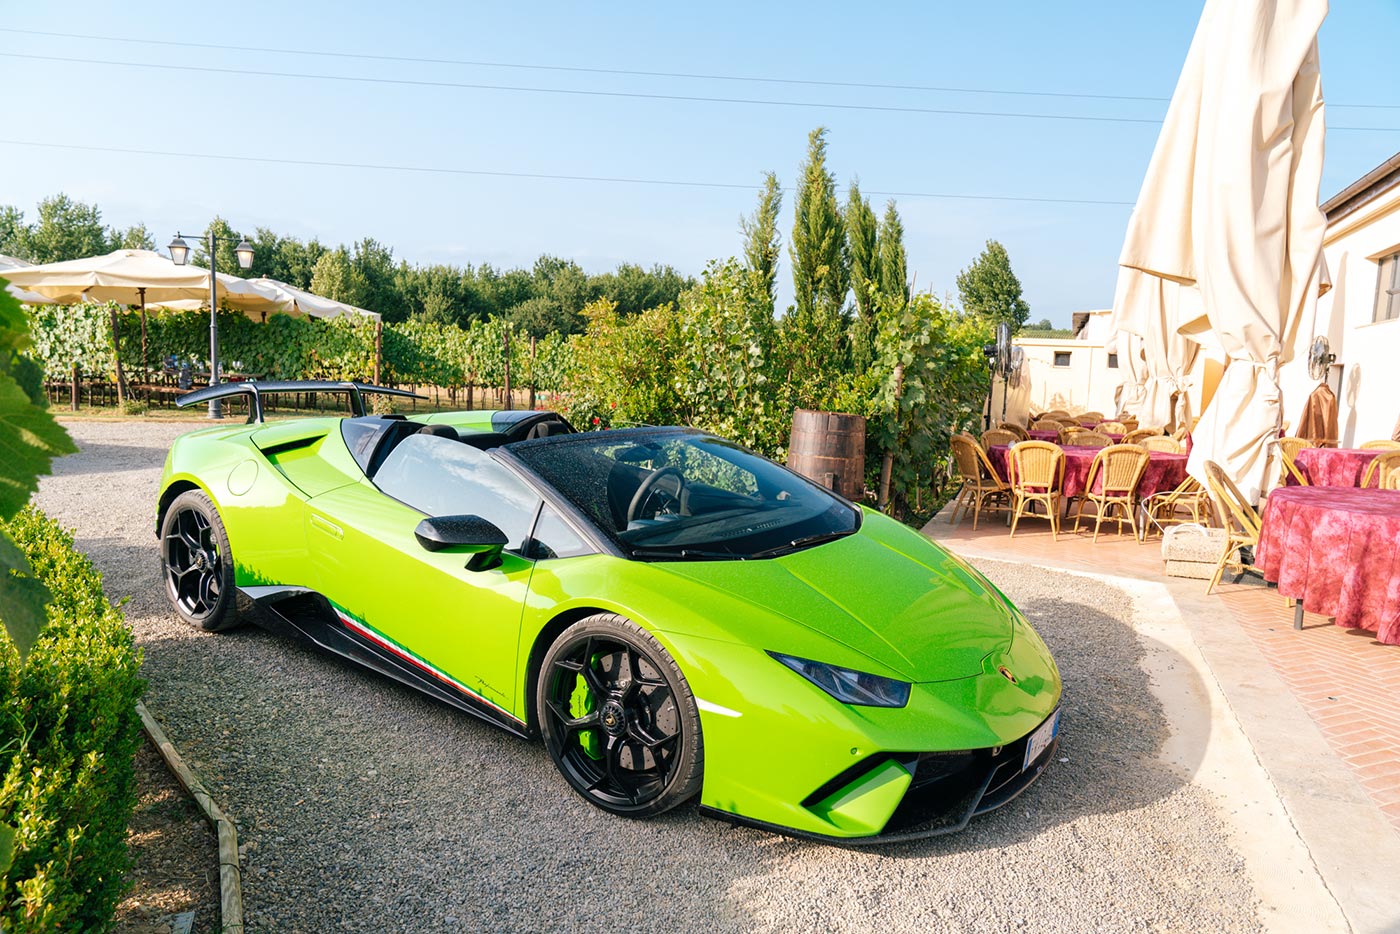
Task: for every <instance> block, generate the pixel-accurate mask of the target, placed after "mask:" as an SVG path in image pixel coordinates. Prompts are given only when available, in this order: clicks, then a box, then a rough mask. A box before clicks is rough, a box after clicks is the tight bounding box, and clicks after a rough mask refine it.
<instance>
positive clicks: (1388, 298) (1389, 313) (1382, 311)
mask: <svg viewBox="0 0 1400 934" xmlns="http://www.w3.org/2000/svg"><path fill="white" fill-rule="evenodd" d="M1397 318H1400V252H1395V253H1391V254H1390V255H1389V256H1386V257H1383V258H1382V259H1381V269H1380V275H1379V276H1378V278H1377V284H1376V314H1375V317H1373V318H1372V319H1371V320H1373V321H1394V320H1395V319H1397Z"/></svg>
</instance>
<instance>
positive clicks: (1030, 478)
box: [1007, 441, 1065, 492]
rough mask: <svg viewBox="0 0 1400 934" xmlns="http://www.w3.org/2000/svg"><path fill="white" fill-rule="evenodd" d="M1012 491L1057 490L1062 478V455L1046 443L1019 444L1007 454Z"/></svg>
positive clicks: (1063, 470) (1062, 452)
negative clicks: (1013, 489)
mask: <svg viewBox="0 0 1400 934" xmlns="http://www.w3.org/2000/svg"><path fill="white" fill-rule="evenodd" d="M1007 464H1008V465H1009V468H1010V474H1011V485H1012V487H1014V488H1015V489H1018V490H1024V489H1033V490H1036V491H1037V492H1038V491H1040V490H1057V489H1059V488H1060V485H1061V483H1062V482H1063V480H1064V475H1065V452H1064V451H1063V450H1062V449H1061V448H1060V446H1059V445H1058V444H1051V443H1050V442H1049V441H1022V442H1021V443H1020V444H1018V445H1016V446H1015V447H1013V448H1011V449H1010V450H1009V451H1008V452H1007Z"/></svg>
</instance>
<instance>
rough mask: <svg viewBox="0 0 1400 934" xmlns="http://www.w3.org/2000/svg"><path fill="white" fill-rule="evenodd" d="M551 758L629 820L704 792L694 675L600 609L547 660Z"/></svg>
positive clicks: (543, 723) (544, 687) (542, 708)
mask: <svg viewBox="0 0 1400 934" xmlns="http://www.w3.org/2000/svg"><path fill="white" fill-rule="evenodd" d="M536 709H537V710H538V711H539V720H540V731H541V733H543V735H544V743H545V748H546V749H548V750H549V755H550V758H551V759H553V760H554V764H555V765H556V766H557V767H558V769H559V771H560V773H562V774H563V776H564V778H565V779H566V780H567V781H568V783H569V784H570V786H572V787H573V789H574V790H575V791H576V792H578V793H579V794H580V795H582V796H583V797H584V798H586V799H587V800H588V801H589V802H590V803H591V804H594V805H596V806H597V807H600V808H602V809H603V810H605V811H611V812H612V813H614V814H621V815H624V816H627V817H651V816H653V815H656V814H660V813H662V812H664V811H668V810H670V809H671V808H673V807H676V806H677V805H679V804H681V803H683V802H684V801H686V800H687V799H689V798H691V797H692V796H694V795H695V794H696V792H698V791H699V790H700V785H701V781H702V778H703V768H702V766H703V758H704V756H703V748H702V744H701V740H700V714H699V711H698V709H697V707H696V704H695V698H694V696H693V695H692V694H691V693H690V687H689V685H687V684H686V680H685V676H684V675H682V674H681V670H680V668H679V667H677V665H676V663H675V660H674V659H672V658H671V656H670V655H669V654H668V653H667V652H666V650H665V649H664V648H663V647H662V646H661V644H660V643H659V642H657V641H656V639H654V638H653V637H652V636H651V634H650V633H648V632H647V631H646V630H644V629H642V628H641V627H640V626H638V625H637V624H636V623H633V622H632V621H631V620H627V619H624V618H622V617H621V616H616V615H614V614H608V613H600V614H598V615H595V616H590V617H588V618H587V619H583V620H580V621H579V622H577V623H575V624H574V625H572V626H570V627H569V628H568V629H566V630H564V632H563V633H562V634H561V635H560V636H559V638H558V639H556V640H555V642H554V644H553V645H552V646H550V648H549V651H548V652H547V653H546V654H545V657H544V664H543V667H542V668H541V671H540V677H539V683H538V684H537V686H536Z"/></svg>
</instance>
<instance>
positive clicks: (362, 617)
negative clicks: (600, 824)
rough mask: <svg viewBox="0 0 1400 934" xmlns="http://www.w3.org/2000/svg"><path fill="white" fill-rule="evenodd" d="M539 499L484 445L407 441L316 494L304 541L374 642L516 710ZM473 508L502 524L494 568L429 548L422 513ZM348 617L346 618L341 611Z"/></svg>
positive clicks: (328, 589)
mask: <svg viewBox="0 0 1400 934" xmlns="http://www.w3.org/2000/svg"><path fill="white" fill-rule="evenodd" d="M539 504H540V500H539V497H538V496H537V495H536V494H535V493H534V491H533V490H531V489H530V488H529V487H528V486H527V485H526V484H525V483H524V482H523V481H521V480H520V479H519V478H518V477H516V476H515V474H513V473H512V472H511V471H510V470H509V469H507V468H506V467H504V466H502V465H501V464H500V463H499V462H497V461H496V460H495V459H494V458H492V457H491V456H490V455H489V454H487V453H485V452H483V451H480V450H477V449H475V448H473V447H470V446H468V445H465V444H462V443H460V442H458V441H456V440H453V439H449V438H443V437H437V436H433V435H427V434H416V435H411V436H409V437H408V438H405V439H404V440H403V441H401V442H399V443H398V445H397V446H395V447H394V449H393V451H392V452H391V453H390V454H389V455H388V457H387V458H385V459H384V461H383V464H382V466H380V467H379V468H378V470H377V471H376V473H375V475H374V478H373V481H371V480H369V479H368V478H367V479H366V480H365V481H364V482H363V483H359V484H356V485H354V486H350V487H344V488H342V489H338V490H332V491H330V492H328V493H326V494H324V495H322V496H318V497H314V498H312V499H311V500H310V501H309V503H308V504H307V505H308V511H307V529H306V534H307V539H308V544H309V546H310V551H311V554H312V560H313V562H314V564H315V565H316V573H317V577H318V579H319V582H320V588H319V589H320V590H321V592H322V593H323V594H324V595H325V596H326V597H327V598H328V599H329V600H331V602H332V603H333V604H334V605H335V606H336V609H337V610H338V611H340V612H342V613H343V614H344V617H342V619H343V621H345V622H346V625H348V626H351V627H352V628H354V627H355V626H356V624H358V625H359V626H360V627H363V628H364V629H365V630H368V632H362V633H361V634H362V635H365V636H367V637H368V638H370V639H371V640H373V641H375V642H376V643H377V644H378V645H379V646H380V648H381V649H383V650H385V651H388V652H391V653H393V654H395V655H398V656H399V657H400V658H405V659H407V660H409V661H410V662H411V663H413V664H415V665H417V667H418V668H419V669H420V670H423V671H426V672H427V673H428V674H430V675H431V676H433V677H435V678H437V679H438V680H440V681H444V682H446V683H447V684H449V685H450V686H452V687H455V688H457V689H458V690H459V691H461V690H465V691H466V692H468V693H469V694H472V695H475V696H476V697H477V698H478V699H480V700H482V701H485V702H486V703H487V704H488V705H489V706H491V707H494V708H496V709H497V710H498V711H504V712H506V713H508V714H509V715H510V716H511V717H513V718H514V719H517V720H520V719H523V717H524V715H525V711H524V706H525V705H524V699H523V698H521V697H519V696H517V694H518V690H517V687H516V682H517V680H518V679H517V677H516V671H517V658H516V655H517V652H518V646H519V636H520V619H521V613H522V610H523V607H524V604H525V597H526V594H527V592H528V590H529V584H530V574H531V571H532V570H533V567H534V562H533V561H531V560H529V559H527V558H525V557H523V556H522V554H521V549H522V548H523V546H524V543H525V541H526V539H527V538H528V536H529V533H530V528H531V526H532V524H533V522H534V519H535V514H536V512H537V510H538V508H539ZM427 515H432V516H447V515H478V516H481V517H482V518H485V519H488V520H490V521H491V522H494V523H495V524H496V525H497V526H499V527H500V528H501V530H502V531H504V532H505V533H506V536H507V539H508V544H507V546H506V550H505V551H504V552H503V553H502V555H501V563H500V565H499V566H497V567H494V568H490V569H487V570H479V571H470V570H467V568H466V562H467V557H468V556H467V555H464V554H462V553H460V552H456V553H454V552H452V551H438V552H433V551H428V550H426V549H425V548H423V547H422V545H420V544H419V543H418V541H417V539H416V538H415V537H414V534H413V533H414V529H415V528H416V527H417V525H418V523H419V522H420V521H422V519H423V518H424V516H427ZM345 617H348V620H346V619H345Z"/></svg>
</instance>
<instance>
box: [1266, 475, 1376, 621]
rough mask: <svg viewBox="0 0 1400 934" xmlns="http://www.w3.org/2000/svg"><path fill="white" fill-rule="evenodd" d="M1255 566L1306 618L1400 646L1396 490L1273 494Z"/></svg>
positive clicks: (1311, 489)
mask: <svg viewBox="0 0 1400 934" xmlns="http://www.w3.org/2000/svg"><path fill="white" fill-rule="evenodd" d="M1254 564H1255V566H1256V567H1257V568H1259V570H1260V571H1261V572H1262V573H1263V575H1264V579H1265V580H1270V581H1274V582H1276V583H1277V584H1278V590H1279V593H1281V594H1283V595H1284V596H1285V597H1294V598H1297V599H1300V600H1302V601H1303V609H1305V610H1307V611H1308V612H1310V613H1321V614H1323V615H1324V616H1331V617H1335V618H1336V621H1337V625H1338V626H1344V627H1346V628H1348V629H1357V628H1360V629H1370V630H1374V631H1375V633H1376V638H1377V639H1378V640H1380V641H1381V642H1386V643H1390V644H1392V645H1400V490H1357V489H1345V488H1341V487H1327V486H1299V487H1280V488H1279V489H1276V490H1274V491H1273V492H1272V493H1270V494H1269V500H1268V504H1267V505H1266V506H1265V507H1264V527H1263V531H1262V533H1261V534H1260V536H1259V547H1258V548H1256V549H1255V550H1254Z"/></svg>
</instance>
